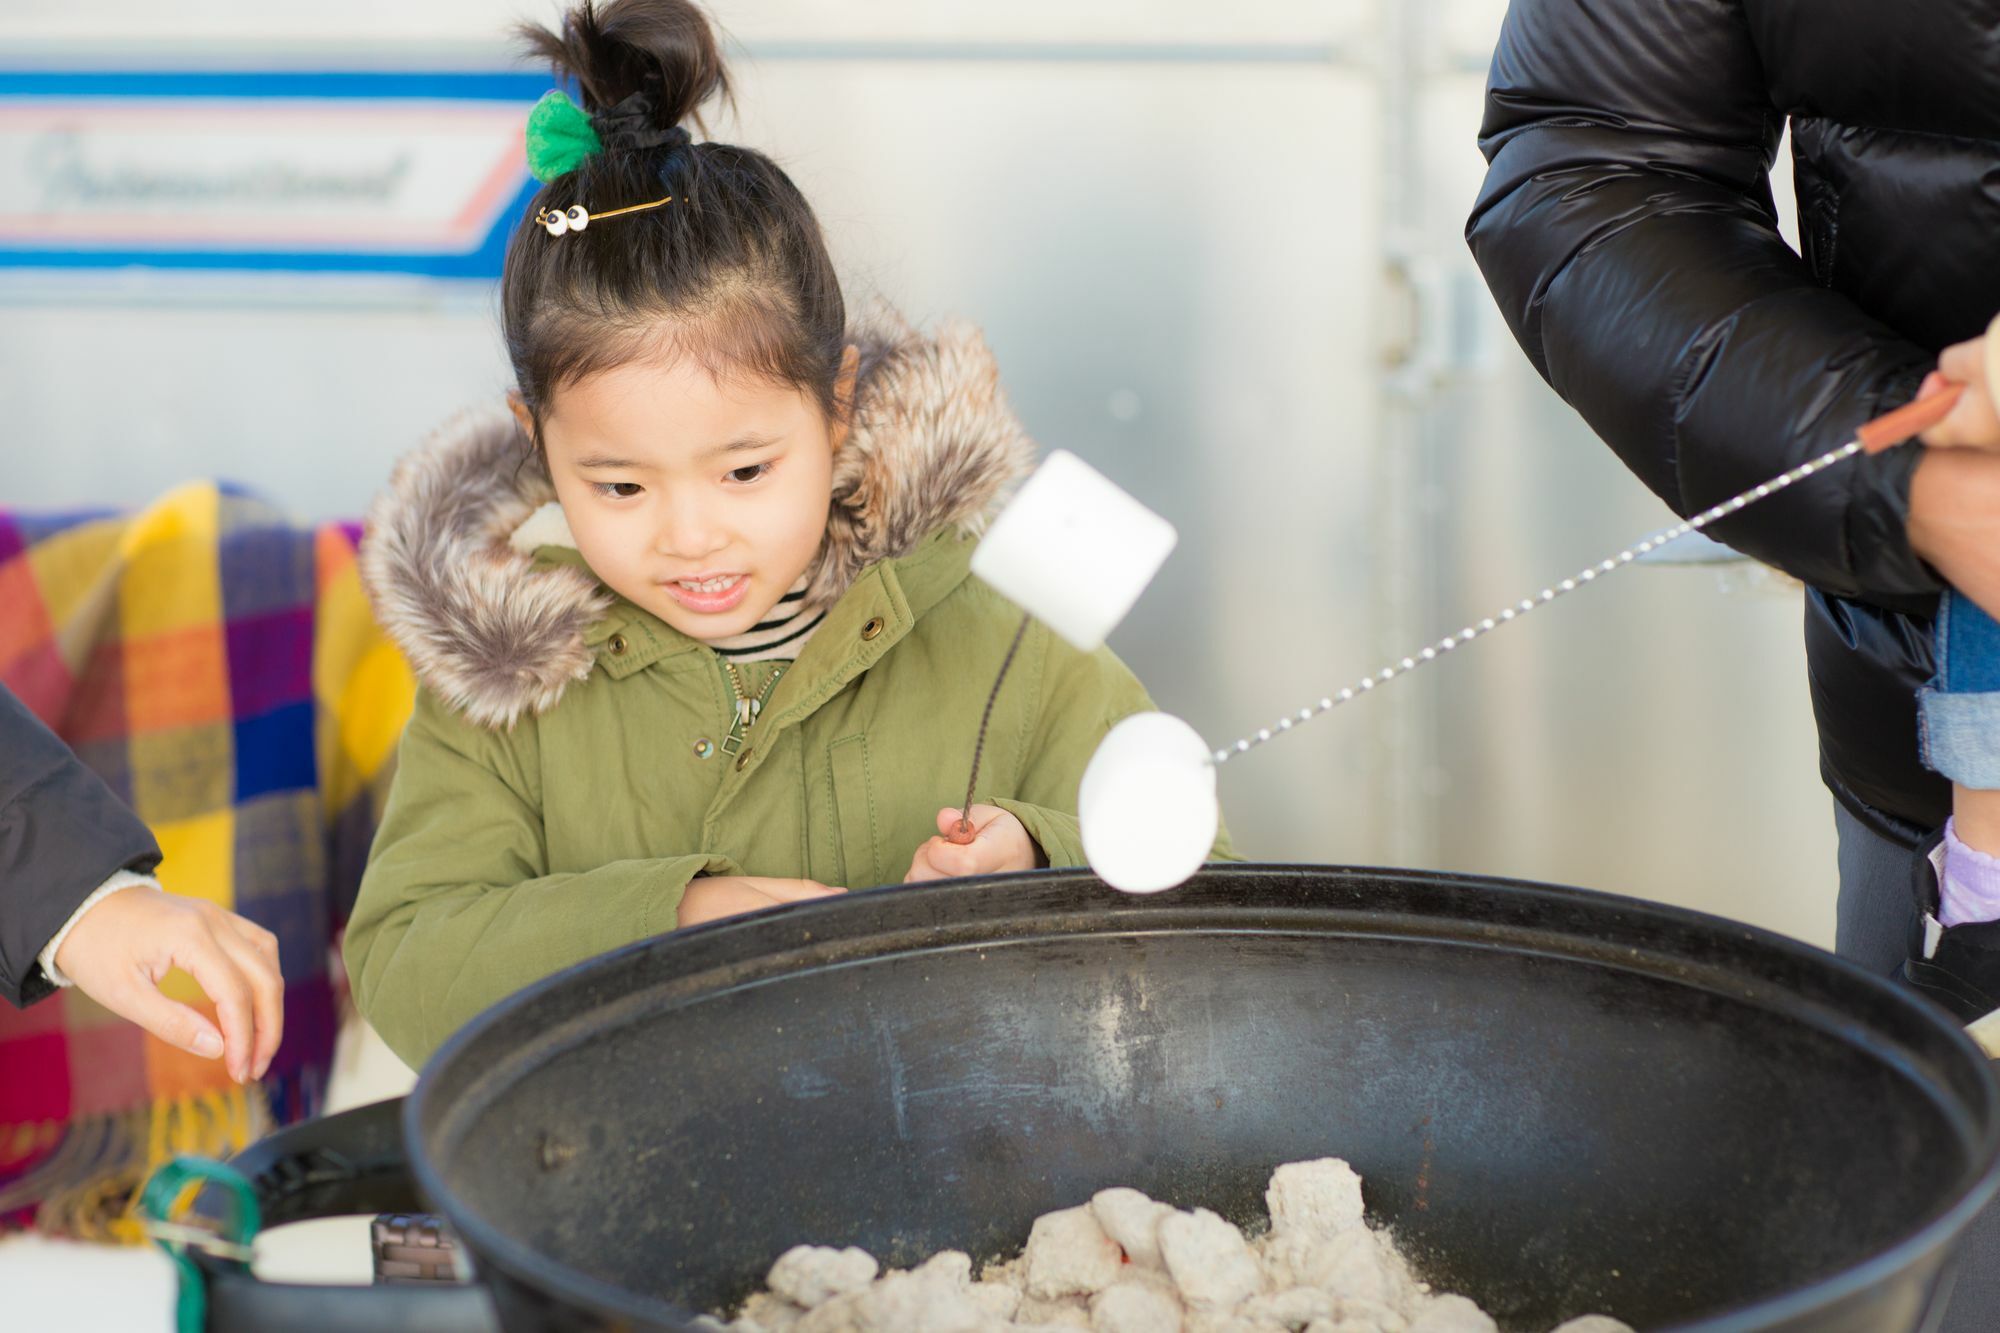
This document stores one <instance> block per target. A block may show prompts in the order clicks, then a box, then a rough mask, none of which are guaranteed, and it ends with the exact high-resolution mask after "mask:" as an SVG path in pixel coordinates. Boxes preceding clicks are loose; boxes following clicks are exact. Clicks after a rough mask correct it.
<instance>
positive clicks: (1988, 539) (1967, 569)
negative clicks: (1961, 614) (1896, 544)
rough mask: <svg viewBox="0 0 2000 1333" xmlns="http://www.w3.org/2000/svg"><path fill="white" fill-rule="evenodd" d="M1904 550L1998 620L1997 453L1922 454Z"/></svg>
mask: <svg viewBox="0 0 2000 1333" xmlns="http://www.w3.org/2000/svg"><path fill="white" fill-rule="evenodd" d="M1908 530H1909V536H1910V546H1911V548H1912V549H1913V550H1915V551H1916V553H1917V554H1918V555H1920V556H1922V557H1923V558H1924V560H1925V561H1927V562H1928V563H1929V564H1930V566H1931V568H1933V569H1935V570H1936V571H1937V572H1938V574H1939V575H1940V576H1941V577H1943V579H1944V581H1945V582H1946V583H1949V584H1950V585H1951V586H1952V587H1954V588H1956V589H1958V591H1960V592H1961V593H1964V594H1965V595H1966V596H1967V597H1970V598H1971V599H1972V600H1973V601H1974V602H1976V603H1978V605H1979V608H1980V609H1981V610H1982V611H1984V612H1986V614H1987V615H1989V616H1993V617H1995V618H1996V619H2000V453H1988V452H1985V451H1980V450H1972V449H1925V450H1924V455H1923V457H1922V458H1921V459H1920V460H1918V462H1917V470H1916V473H1915V475H1913V476H1912V477H1911V478H1910V517H1909V529H1908Z"/></svg>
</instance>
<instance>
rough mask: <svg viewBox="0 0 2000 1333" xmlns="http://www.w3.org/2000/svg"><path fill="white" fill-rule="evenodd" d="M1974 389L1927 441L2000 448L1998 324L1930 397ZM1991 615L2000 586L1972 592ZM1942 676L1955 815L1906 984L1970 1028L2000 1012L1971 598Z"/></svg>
mask: <svg viewBox="0 0 2000 1333" xmlns="http://www.w3.org/2000/svg"><path fill="white" fill-rule="evenodd" d="M1946 382H1954V383H1959V384H1963V385H1964V386H1965V396H1964V397H1963V398H1961V399H1960V400H1959V403H1958V406H1957V407H1955V408H1954V409H1953V410H1952V414H1951V416H1949V417H1947V418H1946V419H1945V420H1944V421H1943V422H1942V423H1940V424H1939V425H1938V426H1937V427H1936V428H1935V429H1934V430H1931V431H1929V432H1926V433H1925V435H1924V443H1926V444H1928V445H1931V446H1934V447H1939V448H1977V449H1989V450H1993V449H2000V415H1996V413H1995V409H1994V402H1995V398H1996V396H2000V319H1996V320H1995V321H1994V325H1993V328H1992V329H1991V330H1989V331H1988V333H1987V335H1986V336H1985V337H1984V338H1978V339H1974V340H1973V341H1971V342H1966V343H1960V344H1958V345H1957V346H1955V347H1950V348H1947V349H1945V352H1944V355H1943V356H1942V357H1941V358H1939V362H1938V373H1937V374H1936V375H1934V376H1932V377H1931V379H1930V380H1929V381H1926V383H1925V385H1924V390H1925V392H1930V391H1932V390H1934V389H1937V388H1941V387H1942V386H1943V384H1944V383H1946ZM1974 591H1976V592H1978V593H1980V594H1981V595H1982V598H1983V600H1984V601H1986V602H1987V604H1988V605H1993V604H1995V602H1996V600H2000V599H1996V594H2000V581H1996V583H1995V584H1994V586H1991V587H1985V588H1979V589H1975V590H1974ZM1934 639H1935V644H1936V658H1937V674H1936V675H1935V676H1934V677H1933V678H1932V680H1931V683H1930V685H1929V686H1928V687H1927V688H1926V689H1925V690H1924V691H1923V694H1922V696H1921V698H1920V700H1919V717H1920V720H1921V727H1922V734H1921V737H1920V740H1921V744H1922V748H1923V756H1924V762H1925V763H1926V764H1927V765H1928V766H1929V767H1931V768H1932V769H1934V770H1936V771H1937V772H1939V773H1941V774H1943V775H1944V776H1945V777H1947V778H1950V779H1951V782H1952V817H1951V819H1950V821H1948V822H1947V823H1946V824H1945V827H1944V830H1943V832H1942V833H1940V834H1939V835H1938V839H1937V841H1936V842H1935V844H1934V845H1933V846H1932V848H1931V849H1930V854H1929V856H1928V857H1927V858H1926V860H1925V862H1924V863H1923V864H1922V865H1920V866H1919V874H1918V879H1917V899H1918V901H1917V910H1918V913H1919V915H1920V917H1921V918H1922V923H1921V933H1920V936H1919V938H1918V939H1917V940H1915V941H1914V942H1913V947H1912V949H1911V957H1910V960H1909V962H1908V963H1906V964H1905V965H1904V969H1903V973H1904V976H1905V977H1906V978H1907V979H1908V980H1909V981H1910V982H1911V983H1912V984H1914V985H1916V986H1917V987H1918V988H1919V989H1921V990H1923V991H1925V992H1926V993H1928V994H1929V995H1931V996H1932V997H1933V998H1935V999H1937V1000H1938V1001H1939V1002H1940V1003H1942V1004H1944V1005H1945V1006H1946V1007H1948V1008H1950V1009H1952V1010H1953V1011H1954V1012H1956V1013H1957V1014H1959V1015H1960V1016H1961V1017H1962V1018H1965V1019H1967V1020H1971V1019H1975V1018H1979V1017H1981V1016H1983V1015H1985V1014H1989V1013H1992V1012H1993V1011H1994V1010H1995V1009H2000V623H1996V622H1995V621H1994V619H1993V618H1992V616H1990V615H1988V614H1987V612H1986V611H1984V610H1982V609H1981V607H1980V604H1979V603H1978V602H1975V601H1974V600H1973V599H1972V598H1971V597H1968V596H1966V595H1965V593H1964V592H1961V591H1957V590H1952V591H1948V592H1946V594H1945V596H1944V599H1943V601H1942V602H1941V603H1940V605H1939V608H1938V616H1937V622H1936V626H1935V630H1934Z"/></svg>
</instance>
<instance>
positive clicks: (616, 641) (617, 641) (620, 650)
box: [605, 634, 631, 657]
mask: <svg viewBox="0 0 2000 1333" xmlns="http://www.w3.org/2000/svg"><path fill="white" fill-rule="evenodd" d="M605 646H606V647H607V648H609V649H611V655H612V656H613V657H623V656H625V650H626V649H627V648H629V647H631V645H630V644H628V643H626V642H625V636H624V635H623V634H614V635H612V636H611V638H610V640H609V641H608V642H607V643H606V644H605Z"/></svg>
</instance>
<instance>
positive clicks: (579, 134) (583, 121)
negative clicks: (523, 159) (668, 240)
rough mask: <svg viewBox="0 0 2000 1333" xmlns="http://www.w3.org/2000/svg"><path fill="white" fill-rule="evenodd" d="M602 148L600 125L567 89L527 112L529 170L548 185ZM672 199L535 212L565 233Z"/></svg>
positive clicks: (543, 223) (554, 232) (552, 229)
mask: <svg viewBox="0 0 2000 1333" xmlns="http://www.w3.org/2000/svg"><path fill="white" fill-rule="evenodd" d="M621 106H622V104H621ZM603 151H604V141H603V140H602V139H601V138H599V137H598V133H597V127H596V126H594V125H592V124H591V121H590V114H589V113H588V112H586V111H585V110H584V109H583V108H582V107H580V106H578V105H577V104H576V103H575V102H573V101H571V100H570V96H569V94H568V93H565V92H561V91H556V92H551V93H545V94H543V96H542V100H541V101H539V102H537V103H535V109H534V110H533V111H530V112H529V113H528V170H529V171H530V172H532V173H534V177H535V179H536V180H538V181H540V182H541V183H542V184H544V185H547V184H548V183H549V182H550V181H552V180H555V179H556V178H557V177H558V176H567V175H568V174H569V173H570V172H572V171H575V170H576V169H577V168H578V167H580V166H582V165H583V163H584V161H585V159H587V158H589V157H590V156H591V155H592V154H594V153H601V152H603ZM673 201H674V197H673V196H672V195H668V196H667V197H666V198H664V199H655V200H653V201H652V202H651V203H647V204H630V205H627V206H626V207H624V208H612V209H607V210H605V211H604V212H602V213H592V212H591V211H590V210H589V209H587V208H585V207H584V206H583V205H582V204H576V205H573V206H572V207H569V208H542V209H537V210H536V212H535V225H536V226H538V227H541V228H542V229H543V230H545V231H547V232H548V234H549V235H551V236H564V235H567V234H568V233H570V232H573V231H582V230H583V229H584V228H585V227H588V226H589V225H590V224H591V223H592V222H593V221H595V220H597V219H599V218H615V217H617V216H618V215H619V214H621V213H640V212H644V211H645V210H646V209H649V208H659V207H660V206H661V205H663V204H671V203H672V202H673Z"/></svg>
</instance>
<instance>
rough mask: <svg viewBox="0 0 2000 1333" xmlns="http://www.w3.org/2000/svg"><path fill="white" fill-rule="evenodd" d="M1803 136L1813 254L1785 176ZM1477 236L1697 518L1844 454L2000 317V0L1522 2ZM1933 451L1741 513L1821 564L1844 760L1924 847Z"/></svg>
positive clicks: (1798, 564) (1491, 125)
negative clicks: (1915, 544)
mask: <svg viewBox="0 0 2000 1333" xmlns="http://www.w3.org/2000/svg"><path fill="white" fill-rule="evenodd" d="M1788 119H1789V120H1790V122H1791V128H1792V156H1793V170H1794V179H1795V182H1796V188H1797V194H1798V206H1799V230H1800V234H1801V240H1802V242H1803V245H1804V250H1805V254H1804V257H1803V258H1801V257H1800V256H1799V255H1797V254H1795V253H1794V252H1793V251H1792V250H1791V248H1790V247H1789V246H1787V245H1786V244H1785V242H1784V241H1783V240H1782V239H1781V238H1780V237H1779V235H1778V231H1777V220H1776V216H1775V214H1774V212H1773V209H1772V203H1771V191H1770V184H1769V179H1768V175H1767V173H1768V170H1769V168H1770V166H1771V163H1772V161H1773V158H1774V155H1775V153H1776V150H1777V146H1778V141H1779V135H1780V133H1781V132H1782V130H1783V129H1784V127H1785V123H1786V121H1787V120H1788ZM1480 146H1481V148H1482V149H1483V150H1484V152H1485V154H1486V157H1487V160H1488V162H1489V163H1490V164H1491V165H1490V169H1489V171H1488V173H1487V177H1486V184H1485V188H1484V189H1483V190H1482V191H1481V193H1480V198H1479V203H1478V206H1477V208H1476V209H1475V211H1474V213H1473V215H1472V219H1471V221H1470V223H1468V225H1467V228H1466V237H1467V239H1468V241H1470V243H1471V245H1472V250H1473V254H1474V256H1475V257H1476V258H1477V259H1478V261H1479V266H1480V268H1481V269H1482V270H1483V271H1484V272H1485V275H1486V281H1487V283H1488V285H1489V286H1490V287H1491V288H1492V289H1493V294H1494V296H1495V298H1496V299H1497V300H1498V301H1499V303H1500V309H1501V310H1502V311H1503V312H1504V314H1505V316H1506V318H1507V321H1508V323H1509V324H1510V325H1511V326H1512V327H1513V330H1514V334H1515V336H1516V337H1517V338H1519V339H1520V342H1521V346H1522V347H1523V348H1524V349H1526V351H1527V353H1528V355H1529V357H1530V358H1531V359H1532V360H1533V361H1534V363H1535V367H1536V369H1538V370H1540V371H1541V373H1542V375H1543V376H1544V377H1545V378H1546V379H1547V380H1548V381H1549V383H1550V384H1551V385H1553V386H1554V388H1555V390H1556V391H1557V392H1558V393H1560V394H1561V395H1562V396H1563V398H1564V399H1565V400H1566V401H1568V402H1569V403H1570V405H1571V406H1573V407H1575V408H1576V409H1577V411H1579V412H1580V413H1582V415H1583V417H1584V419H1585V420H1586V421H1588V422H1589V423H1590V426H1591V428H1592V429H1593V430H1595V431H1596V432H1597V433H1598V434H1599V435H1600V436H1602V437H1603V438H1604V439H1605V440H1606V441H1608V442H1609V443H1610V444H1611V446H1612V447H1613V448H1614V449H1616V450H1617V451H1618V453H1619V456H1620V457H1622V458H1623V459H1624V460H1625V463H1626V465H1627V466H1628V467H1630V468H1631V469H1632V470H1633V471H1634V472H1636V473H1637V474H1638V475H1639V477H1640V479H1641V480H1643V481H1644V482H1645V483H1646V484H1647V485H1648V486H1650V487H1651V488H1652V489H1653V490H1654V491H1655V492H1657V493H1658V494H1659V495H1660V497H1661V498H1662V499H1664V500H1666V502H1667V503H1668V504H1669V505H1671V506H1672V507H1673V508H1674V509H1676V510H1678V511H1679V512H1680V513H1681V514H1683V515H1687V514H1692V513H1695V512H1697V511H1698V510H1701V509H1704V508H1706V507H1707V506H1709V505H1711V504H1713V503H1715V502H1716V501H1718V500H1722V499H1726V498H1727V497H1729V496H1730V495H1732V494H1734V493H1736V492H1738V491H1740V490H1743V489H1746V488H1748V487H1750V486H1753V485H1755V484H1756V483H1758V482H1759V481H1762V480H1764V479H1766V478H1769V477H1771V476H1774V475H1776V474H1777V473H1779V472H1781V471H1783V470H1785V469H1786V468H1788V467H1790V466H1791V465H1793V464H1795V463H1798V462H1801V461H1803V460H1805V459H1807V458H1811V457H1813V456H1815V455H1817V454H1821V453H1824V452H1825V451H1827V450H1829V449H1832V448H1835V447H1837V446H1839V445H1840V444H1841V443H1843V442H1844V441H1846V440H1848V439H1849V438H1851V437H1852V435H1853V433H1854V428H1855V427H1856V426H1857V425H1859V424H1860V423H1861V422H1862V421H1864V420H1866V419H1867V418H1869V417H1871V416H1874V415H1876V414H1877V413H1879V412H1882V411H1885V410H1887V409H1889V408H1891V407H1896V406H1900V405H1901V404H1902V403H1903V402H1904V401H1905V400H1907V399H1908V398H1910V397H1911V396H1912V395H1913V394H1914V392H1915V390H1916V388H1917V385H1918V384H1919V383H1920V382H1921V380H1922V379H1923V376H1924V375H1925V373H1926V372H1927V371H1928V370H1929V369H1930V368H1931V367H1932V366H1933V365H1934V364H1935V362H1936V357H1937V352H1938V350H1939V349H1940V348H1942V347H1944V346H1945V345H1947V344H1949V343H1953V342H1957V341H1959V340H1961V339H1965V338H1971V337H1975V336H1977V335H1978V334H1979V333H1980V332H1981V331H1982V330H1983V329H1984V328H1985V327H1986V324H1987V321H1988V320H1990V319H1991V318H1992V317H1993V314H1994V312H1995V311H1996V310H2000V0H1513V5H1512V7H1511V8H1510V9H1509V11H1508V14H1507V20H1506V25H1505V27H1504V28H1503V30H1502V32H1501V35H1500V44H1499V47H1498V49H1497V50H1496V51H1495V52H1494V55H1493V70H1492V75H1491V78H1490V81H1489V84H1488V88H1487V97H1486V119H1485V123H1484V125H1483V126H1482V127H1481V136H1480ZM1918 456H1919V455H1918V449H1917V447H1916V446H1905V447H1904V448H1902V449H1898V450H1895V451H1892V452H1890V453H1888V454H1885V455H1881V456H1877V457H1872V458H1859V459H1856V460H1853V461H1851V462H1848V463H1844V464H1842V465H1841V466H1840V467H1839V468H1838V469H1835V470H1832V471H1830V472H1828V473H1826V474H1824V475H1822V476H1819V477H1815V478H1813V479H1811V480H1809V481H1806V482H1804V483H1802V484H1800V485H1798V486H1796V487H1794V488H1793V489H1792V490H1790V491H1787V492H1785V493H1783V494H1781V495H1779V496H1777V497H1774V498H1773V499H1770V500H1767V501H1765V502H1763V503H1761V504H1758V505H1754V506H1752V507H1751V508H1750V509H1748V510H1746V511H1744V512H1743V513H1742V514H1741V515H1739V516H1737V517H1735V518H1732V519H1730V520H1729V521H1727V522H1725V523H1721V524H1718V525H1716V527H1715V528H1714V529H1713V531H1714V533H1715V535H1716V536H1717V537H1719V538H1720V539H1721V540H1723V541H1726V542H1728V543H1729V544H1730V545H1731V546H1734V547H1736V548H1737V549H1739V550H1741V551H1743V552H1745V553H1747V554H1749V555H1752V556H1755V557H1757V558H1758V559H1760V560H1764V561H1767V562H1769V563H1770V564H1773V565H1776V566H1778V567H1779V568H1781V569H1784V570H1786V571H1788V572H1790V573H1792V574H1794V575H1796V576H1798V577H1799V578H1800V579H1802V580H1804V581H1805V582H1806V583H1807V584H1808V585H1809V588H1810V591H1809V593H1808V598H1807V607H1806V657H1807V664H1808V669H1809V673H1810V676H1811V687H1812V699H1813V708H1814V712H1815V715H1816V716H1817V718H1818V721H1819V734H1820V768H1821V772H1822V773H1823V774H1824V776H1825V778H1826V782H1827V785H1828V786H1829V787H1831V788H1832V789H1833V792H1834V795H1835V796H1836V797H1838V798H1839V799H1840V800H1841V802H1842V803H1843V804H1845V805H1846V806H1847V807H1848V808H1849V809H1850V810H1852V811H1854V813H1855V814H1857V815H1858V816H1860V817H1861V818H1863V819H1864V820H1866V821H1868V822H1869V823H1870V824H1871V825H1873V826H1874V827H1875V828H1877V829H1878V830H1880V831H1882V832H1883V833H1885V834H1888V835H1889V836H1892V837H1896V838H1900V839H1902V840H1904V841H1906V842H1913V841H1914V840H1915V839H1916V838H1917V837H1918V836H1919V835H1920V833H1921V832H1922V831H1923V830H1925V829H1928V828H1932V827H1935V826H1936V825H1938V824H1941V823H1943V821H1944V818H1945V815H1946V814H1947V813H1948V808H1949V801H1950V791H1949V788H1948V787H1947V786H1946V785H1945V783H1944V782H1943V781H1942V780H1941V779H1940V778H1938V777H1937V775H1935V774H1933V773H1930V772H1927V771H1925V769H1924V768H1923V767H1922V765H1921V764H1920V763H1919V761H1918V758H1917V740H1916V737H1917V729H1916V728H1917V724H1916V703H1915V694H1916V690H1917V687H1918V686H1919V685H1921V684H1922V683H1923V682H1924V681H1925V679H1927V678H1928V677H1929V675H1930V674H1931V669H1932V667H1931V637H1930V618H1931V615H1932V612H1933V611H1934V610H1935V607H1936V599H1937V593H1938V591H1939V583H1938V580H1937V577H1936V575H1935V574H1934V573H1933V572H1932V571H1931V570H1930V569H1929V568H1928V567H1927V566H1926V565H1925V564H1924V563H1923V562H1922V561H1921V560H1919V559H1918V558H1917V557H1916V556H1915V555H1914V554H1913V553H1912V552H1911V550H1910V544H1909V540H1908V538H1907V536H1906V535H1905V532H1904V526H1905V519H1906V517H1907V514H1908V508H1909V490H1910V474H1911V472H1912V471H1913V470H1914V468H1915V466H1916V462H1917V458H1918Z"/></svg>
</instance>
